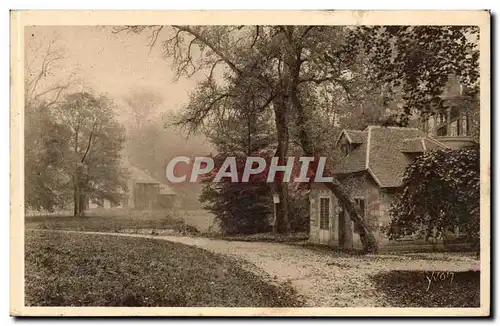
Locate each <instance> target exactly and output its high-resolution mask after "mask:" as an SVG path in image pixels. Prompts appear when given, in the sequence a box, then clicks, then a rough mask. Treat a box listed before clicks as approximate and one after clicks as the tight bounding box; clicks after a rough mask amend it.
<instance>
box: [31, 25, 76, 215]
mask: <svg viewBox="0 0 500 326" xmlns="http://www.w3.org/2000/svg"><path fill="white" fill-rule="evenodd" d="M25 49H26V51H25V78H24V86H25V89H24V121H25V124H24V137H25V138H24V144H25V146H24V163H25V164H24V171H25V173H24V184H25V205H26V208H27V209H35V210H40V209H49V210H51V209H53V208H54V207H61V205H63V204H64V203H66V202H67V198H66V197H67V193H66V192H65V191H64V189H65V188H64V183H65V179H64V177H62V176H61V174H60V173H59V171H58V169H57V168H53V167H52V166H46V165H45V164H44V162H47V160H49V159H50V157H49V156H50V155H52V154H54V150H56V149H57V148H55V147H56V144H55V143H54V142H51V140H50V139H51V135H53V134H57V133H59V132H60V131H59V130H58V128H57V127H56V126H54V123H53V118H54V117H53V112H52V111H51V110H52V109H53V107H54V106H55V105H56V104H58V103H59V102H60V100H61V98H62V97H63V96H64V94H65V93H67V92H68V91H69V90H70V88H71V86H72V85H73V80H74V78H73V76H74V74H73V73H70V74H69V76H68V77H67V78H54V75H56V72H57V71H58V69H59V68H60V64H61V62H62V61H63V60H64V59H65V55H66V53H65V49H64V48H63V47H62V46H61V45H60V43H59V42H58V38H57V35H52V36H51V37H50V39H48V40H38V39H37V38H33V37H31V38H28V41H27V42H26V48H25Z"/></svg>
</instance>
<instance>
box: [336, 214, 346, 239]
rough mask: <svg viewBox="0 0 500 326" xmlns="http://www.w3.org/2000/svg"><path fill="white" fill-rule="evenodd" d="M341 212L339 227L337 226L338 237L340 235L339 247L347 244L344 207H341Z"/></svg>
mask: <svg viewBox="0 0 500 326" xmlns="http://www.w3.org/2000/svg"><path fill="white" fill-rule="evenodd" d="M339 208H340V210H339V213H338V221H339V224H338V225H339V227H338V228H337V231H338V237H339V247H344V245H345V243H344V242H345V233H344V229H345V212H344V209H343V208H342V207H339Z"/></svg>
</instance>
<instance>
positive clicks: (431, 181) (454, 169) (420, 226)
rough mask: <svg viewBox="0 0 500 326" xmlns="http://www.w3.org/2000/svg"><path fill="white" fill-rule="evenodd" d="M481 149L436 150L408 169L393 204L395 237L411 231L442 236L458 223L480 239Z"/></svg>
mask: <svg viewBox="0 0 500 326" xmlns="http://www.w3.org/2000/svg"><path fill="white" fill-rule="evenodd" d="M479 189H480V178H479V149H478V148H464V149H460V150H446V151H443V150H433V151H428V152H426V153H424V154H422V155H420V156H418V157H417V158H416V159H415V160H414V161H413V162H412V163H411V164H410V165H409V166H408V168H407V169H406V171H405V175H404V179H403V189H402V193H401V194H400V195H399V196H398V197H397V198H396V200H395V201H394V202H393V205H392V207H391V216H392V220H391V224H390V228H389V230H388V232H389V236H390V238H391V239H397V238H400V237H402V236H404V235H407V234H414V233H417V234H420V235H421V236H422V237H424V238H426V239H428V238H429V237H437V238H442V237H443V236H444V235H445V234H446V232H450V231H451V232H454V229H455V227H457V226H458V227H459V228H460V230H461V231H464V232H465V233H466V234H467V237H468V239H469V241H471V243H474V244H476V245H477V244H478V243H479V220H480V216H479V204H480V193H479Z"/></svg>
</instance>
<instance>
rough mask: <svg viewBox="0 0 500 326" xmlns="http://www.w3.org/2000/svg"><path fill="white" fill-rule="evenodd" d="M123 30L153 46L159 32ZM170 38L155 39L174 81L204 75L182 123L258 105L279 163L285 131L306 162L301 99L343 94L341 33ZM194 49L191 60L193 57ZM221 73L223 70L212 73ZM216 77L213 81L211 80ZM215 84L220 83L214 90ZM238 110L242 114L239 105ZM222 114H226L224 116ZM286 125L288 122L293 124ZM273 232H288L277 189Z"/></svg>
mask: <svg viewBox="0 0 500 326" xmlns="http://www.w3.org/2000/svg"><path fill="white" fill-rule="evenodd" d="M124 29H128V30H132V31H135V32H141V31H143V30H144V29H149V30H150V31H151V33H152V34H151V40H152V42H151V45H154V44H155V43H156V42H157V41H158V39H159V38H160V35H161V33H162V31H163V30H164V27H163V26H132V27H126V28H124ZM171 32H173V34H172V35H171V37H167V38H166V39H162V45H163V47H164V50H165V54H166V55H167V56H169V57H170V58H171V59H172V60H173V66H174V68H175V70H176V72H177V75H178V76H188V77H189V76H192V75H194V74H196V73H198V72H199V71H206V72H207V78H206V80H205V81H203V82H202V83H200V85H199V89H198V92H197V93H198V94H201V95H203V96H202V98H204V99H205V100H204V101H200V100H199V99H200V97H197V96H196V95H194V97H193V98H192V99H191V101H190V103H189V104H188V106H187V107H186V108H185V111H184V115H183V117H182V120H181V122H182V123H183V124H184V125H188V126H191V127H195V128H196V127H199V126H200V125H202V124H203V123H204V122H206V121H207V120H210V118H211V117H217V116H218V115H220V114H221V113H222V114H230V112H228V111H226V109H227V106H225V105H224V102H225V101H228V99H230V98H238V99H239V100H242V102H243V103H245V102H246V103H249V102H254V103H257V107H258V108H259V109H272V111H273V113H274V119H275V126H276V133H277V141H278V144H277V150H276V156H277V157H278V158H279V161H280V162H281V163H284V162H285V158H286V156H287V153H288V149H289V148H288V147H289V143H290V126H291V124H292V123H293V122H295V125H296V126H298V127H299V129H298V132H297V135H298V143H299V144H300V146H301V148H302V151H303V153H304V154H305V155H307V156H315V155H316V154H317V150H316V148H315V144H314V143H313V141H312V139H311V137H310V133H309V130H308V127H307V126H308V125H309V116H310V112H308V110H313V109H314V108H312V107H309V108H307V107H305V106H304V105H303V102H302V101H301V98H303V96H301V92H302V91H303V90H304V89H307V88H308V87H314V86H315V85H322V84H325V83H329V84H331V85H333V87H337V88H342V89H344V90H345V91H348V88H349V86H348V84H349V82H348V78H346V76H345V72H346V69H347V68H348V65H349V63H350V60H351V59H352V55H351V52H352V50H353V49H351V48H350V47H348V46H347V47H346V46H341V45H342V42H343V36H344V34H345V30H344V28H341V27H325V26H210V27H207V26H172V30H171ZM195 49H196V52H197V53H195ZM219 67H222V68H219ZM214 72H215V74H217V72H219V73H218V77H219V78H214ZM221 81H222V82H221ZM241 107H244V106H243V105H242V106H241ZM224 111H225V112H224ZM292 119H293V120H294V121H292ZM326 185H327V186H328V187H329V188H330V189H331V190H332V191H333V192H334V193H335V195H336V196H337V197H338V198H339V200H340V202H341V203H342V204H343V206H344V207H345V209H346V210H347V211H348V212H349V215H350V217H351V218H352V219H353V220H354V221H355V222H356V223H357V224H358V225H360V235H361V239H362V242H363V245H364V250H365V252H373V251H376V250H377V244H376V240H375V238H374V237H373V235H372V234H371V232H370V231H369V229H368V227H367V225H366V223H365V221H364V220H363V218H362V213H361V210H360V208H359V207H358V206H357V204H356V203H355V202H354V200H353V199H352V198H351V196H350V194H349V193H348V192H347V191H346V190H345V189H344V188H343V187H342V185H341V183H340V182H339V181H338V180H337V179H336V178H333V182H331V183H326ZM276 186H277V191H278V193H279V195H280V204H279V205H278V214H277V224H278V228H277V231H278V232H287V231H288V229H289V220H288V212H287V207H288V204H287V198H288V194H287V190H288V189H287V187H286V185H284V184H283V183H282V182H280V181H278V182H277V184H276Z"/></svg>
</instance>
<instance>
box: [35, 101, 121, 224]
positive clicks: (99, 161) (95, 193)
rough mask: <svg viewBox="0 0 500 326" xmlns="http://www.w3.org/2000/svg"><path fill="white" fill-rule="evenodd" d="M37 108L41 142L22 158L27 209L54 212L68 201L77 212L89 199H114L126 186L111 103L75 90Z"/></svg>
mask: <svg viewBox="0 0 500 326" xmlns="http://www.w3.org/2000/svg"><path fill="white" fill-rule="evenodd" d="M39 110H42V111H41V112H43V115H42V117H43V119H42V120H41V125H40V126H39V128H40V135H41V138H40V140H39V145H40V146H39V147H37V151H36V152H35V153H31V154H30V156H28V157H27V162H26V169H27V171H26V173H27V176H28V178H27V183H26V205H27V207H29V208H32V209H37V210H40V209H46V210H53V209H55V208H57V207H64V206H66V205H68V204H69V203H70V202H73V207H74V213H75V216H80V215H82V214H83V212H84V210H85V208H86V204H87V202H88V200H89V199H103V198H105V199H108V200H110V201H111V202H113V203H118V202H119V201H120V200H121V199H122V196H123V195H124V193H125V191H126V190H127V188H126V183H125V177H126V171H124V170H123V169H122V167H121V156H120V151H121V149H122V147H123V142H124V141H125V138H124V129H123V127H122V126H121V125H120V124H119V123H118V122H117V120H116V118H115V113H114V104H113V102H112V101H111V100H110V99H108V98H106V97H104V96H99V97H97V96H94V95H92V94H90V93H86V92H83V93H82V92H78V93H71V94H68V95H66V96H64V97H63V100H61V101H60V103H58V104H56V105H54V106H53V107H52V108H50V109H49V108H47V107H45V106H43V105H42V106H40V107H39ZM41 112H40V113H41Z"/></svg>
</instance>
